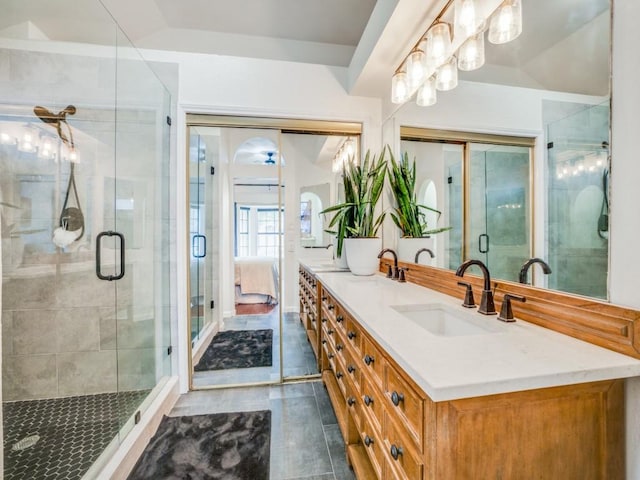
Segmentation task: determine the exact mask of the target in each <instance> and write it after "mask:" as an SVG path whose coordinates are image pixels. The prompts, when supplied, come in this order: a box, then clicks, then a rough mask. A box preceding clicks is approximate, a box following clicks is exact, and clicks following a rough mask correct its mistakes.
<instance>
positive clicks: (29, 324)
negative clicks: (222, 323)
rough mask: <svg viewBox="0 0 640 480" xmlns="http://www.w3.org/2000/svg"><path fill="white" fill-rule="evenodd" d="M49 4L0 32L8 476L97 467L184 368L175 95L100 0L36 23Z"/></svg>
mask: <svg viewBox="0 0 640 480" xmlns="http://www.w3.org/2000/svg"><path fill="white" fill-rule="evenodd" d="M47 3H48V2H45V1H35V2H30V3H28V4H24V3H23V2H18V1H10V2H9V4H8V5H5V6H4V14H3V18H2V25H1V27H2V28H4V30H3V29H2V28H0V31H2V32H4V33H5V34H6V36H3V35H2V34H0V64H1V65H3V68H2V71H3V72H4V73H3V75H2V77H1V78H0V221H1V227H2V230H1V238H2V242H1V247H0V248H1V262H0V270H1V273H2V295H1V296H0V306H1V309H0V315H1V316H0V322H1V325H2V401H3V409H2V412H3V422H2V423H3V431H2V434H3V444H4V449H3V452H4V459H3V462H4V478H5V479H21V478H82V477H83V476H85V475H86V477H87V478H90V477H91V476H92V475H93V474H95V472H97V471H98V470H99V468H100V466H101V465H102V464H103V463H104V462H105V461H106V460H108V458H109V456H110V453H111V452H112V451H113V450H114V449H115V448H116V447H117V446H118V444H119V443H120V442H121V440H122V439H123V438H124V436H126V435H127V433H128V432H129V430H130V429H131V428H132V426H133V425H134V424H135V423H136V422H137V421H138V419H139V418H140V415H144V412H145V409H146V407H147V405H148V404H149V403H150V401H151V400H152V399H153V397H154V395H155V392H157V391H158V390H159V389H160V388H161V386H162V385H163V383H164V382H165V381H166V379H167V378H168V376H169V375H170V374H171V357H170V353H171V350H170V348H169V347H170V345H171V336H170V314H171V305H170V300H169V299H170V295H169V291H170V289H169V287H170V284H169V282H170V258H171V256H172V254H171V252H170V250H169V248H170V247H169V245H170V244H172V243H173V242H171V241H170V240H171V225H170V217H171V214H170V204H169V178H170V177H169V169H170V157H169V145H168V139H169V128H170V127H169V125H168V121H167V120H168V115H169V111H170V101H171V99H170V95H169V94H168V92H167V90H166V89H165V87H164V86H163V85H162V83H161V82H160V81H159V80H158V78H157V77H156V76H155V75H154V73H153V72H152V71H151V69H150V68H149V66H148V65H147V64H146V63H145V62H144V61H143V60H142V58H141V57H140V56H139V54H138V52H137V51H136V50H135V49H134V48H133V47H132V45H131V44H130V43H129V41H128V40H127V38H126V36H125V35H124V34H123V33H122V32H121V31H120V30H119V29H118V26H117V25H116V24H115V22H114V21H113V19H112V18H111V16H110V15H109V13H108V12H107V11H106V10H105V9H104V7H103V6H102V4H101V3H99V2H82V4H81V5H80V4H78V5H76V4H71V3H68V4H67V3H63V4H60V5H58V7H59V8H58V10H56V13H54V14H50V15H49V18H48V19H49V21H52V22H57V21H60V22H64V21H66V18H68V17H69V16H68V15H66V13H68V12H65V10H64V9H65V6H66V8H74V9H77V8H80V9H82V10H83V11H84V13H85V14H86V15H87V18H91V19H92V21H93V23H92V27H93V30H94V31H93V32H92V36H91V38H87V39H83V38H75V39H74V41H73V42H69V41H65V42H57V41H53V40H48V39H43V38H45V37H44V36H41V35H33V34H32V33H33V32H34V31H35V30H34V27H35V26H37V24H38V22H39V21H40V20H41V19H42V11H43V9H45V7H46V5H47ZM29 25H30V27H29V28H27V26H29ZM9 27H11V28H9ZM23 27H24V28H23ZM70 29H73V26H70ZM92 472H93V473H92Z"/></svg>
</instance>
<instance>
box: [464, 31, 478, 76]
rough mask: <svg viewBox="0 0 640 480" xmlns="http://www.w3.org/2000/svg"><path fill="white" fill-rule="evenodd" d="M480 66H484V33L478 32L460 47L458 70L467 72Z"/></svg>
mask: <svg viewBox="0 0 640 480" xmlns="http://www.w3.org/2000/svg"><path fill="white" fill-rule="evenodd" d="M482 65H484V33H483V32H480V33H478V34H476V35H474V36H473V37H469V39H468V40H467V41H466V42H464V43H463V44H462V45H460V49H459V50H458V68H459V69H460V70H463V71H466V72H468V71H471V70H476V69H477V68H480V67H481V66H482Z"/></svg>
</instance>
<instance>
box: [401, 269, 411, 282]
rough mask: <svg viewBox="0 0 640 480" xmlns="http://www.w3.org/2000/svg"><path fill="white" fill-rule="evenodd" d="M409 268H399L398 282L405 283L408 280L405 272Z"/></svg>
mask: <svg viewBox="0 0 640 480" xmlns="http://www.w3.org/2000/svg"><path fill="white" fill-rule="evenodd" d="M407 270H409V268H407V267H400V268H398V282H399V283H405V282H406V281H407V279H406V278H405V276H404V272H406V271H407Z"/></svg>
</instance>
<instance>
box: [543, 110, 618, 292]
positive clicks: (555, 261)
mask: <svg viewBox="0 0 640 480" xmlns="http://www.w3.org/2000/svg"><path fill="white" fill-rule="evenodd" d="M547 147H548V148H547V168H548V179H549V185H548V190H547V191H548V216H547V222H548V223H547V235H548V239H549V241H548V243H549V245H548V250H549V252H548V256H549V265H550V266H551V269H552V271H553V275H549V285H548V286H549V288H553V289H557V290H562V291H564V292H569V293H575V294H579V295H586V296H589V297H596V298H602V299H606V298H607V277H608V275H607V272H608V262H609V103H608V102H605V103H603V104H601V105H595V106H592V107H589V108H585V109H583V110H580V111H578V112H575V113H573V114H572V115H568V116H567V117H566V118H563V119H561V120H558V121H556V122H553V123H551V124H549V125H548V126H547Z"/></svg>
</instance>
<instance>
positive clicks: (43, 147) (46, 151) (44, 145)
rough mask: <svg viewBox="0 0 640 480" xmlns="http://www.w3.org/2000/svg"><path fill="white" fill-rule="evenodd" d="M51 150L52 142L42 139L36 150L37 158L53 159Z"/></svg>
mask: <svg viewBox="0 0 640 480" xmlns="http://www.w3.org/2000/svg"><path fill="white" fill-rule="evenodd" d="M53 148H54V147H53V142H52V141H51V139H49V138H44V139H42V142H41V143H40V147H39V148H38V157H40V158H44V159H46V160H49V159H51V158H53V156H54V151H53Z"/></svg>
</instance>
